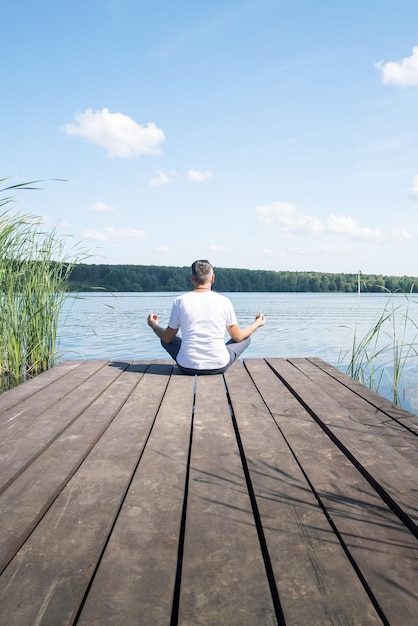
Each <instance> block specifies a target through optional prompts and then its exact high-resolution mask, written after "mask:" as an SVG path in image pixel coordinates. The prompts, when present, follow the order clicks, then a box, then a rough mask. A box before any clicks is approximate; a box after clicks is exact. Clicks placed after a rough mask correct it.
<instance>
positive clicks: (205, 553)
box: [174, 376, 277, 626]
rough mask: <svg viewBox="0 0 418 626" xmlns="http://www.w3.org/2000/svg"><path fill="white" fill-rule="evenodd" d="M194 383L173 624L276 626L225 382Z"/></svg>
mask: <svg viewBox="0 0 418 626" xmlns="http://www.w3.org/2000/svg"><path fill="white" fill-rule="evenodd" d="M196 380H197V389H196V405H195V415H194V423H193V441H192V448H191V459H190V476H189V489H188V496H187V514H186V525H185V539H184V553H183V566H182V572H181V588H180V598H179V613H178V623H179V624H181V626H196V625H197V624H205V626H211V625H213V626H219V625H220V624H228V626H235V625H237V626H238V625H239V626H254V625H255V624H257V625H258V624H263V625H266V626H267V625H269V624H276V623H277V619H276V614H275V608H274V605H273V600H272V596H271V592H270V589H269V584H268V581H267V577H266V570H265V566H264V562H263V558H262V553H261V549H260V544H259V540H258V534H257V529H256V525H255V521H254V516H253V511H252V507H251V501H250V498H249V495H248V492H247V486H246V481H245V476H244V472H243V467H242V463H241V458H240V453H239V450H238V445H237V441H236V437H235V433H234V429H233V425H232V421H231V416H230V411H229V405H228V402H227V397H226V394H225V389H224V382H223V377H222V376H201V377H197V379H196ZM174 623H176V622H174Z"/></svg>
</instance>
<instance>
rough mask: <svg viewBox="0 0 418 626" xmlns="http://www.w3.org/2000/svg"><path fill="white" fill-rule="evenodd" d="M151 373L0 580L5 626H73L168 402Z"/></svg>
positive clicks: (162, 375) (160, 375)
mask: <svg viewBox="0 0 418 626" xmlns="http://www.w3.org/2000/svg"><path fill="white" fill-rule="evenodd" d="M171 369H172V368H171V366H166V367H164V366H161V365H160V366H155V367H154V368H153V367H152V366H151V368H150V373H149V374H148V373H146V374H145V375H144V376H143V377H142V379H141V381H140V383H139V385H138V386H137V387H136V388H135V390H134V392H133V393H132V394H131V396H130V397H129V399H128V401H127V402H126V403H125V404H124V406H123V407H122V409H121V410H120V412H119V414H118V415H117V416H116V417H115V419H114V420H113V421H112V423H111V424H110V426H109V428H108V429H107V430H106V432H105V433H104V434H103V436H102V437H101V439H100V440H99V441H98V442H97V444H96V445H95V446H94V448H93V450H92V451H91V452H90V454H89V455H88V457H87V458H86V459H85V461H84V462H83V464H82V465H81V467H80V468H79V469H78V471H77V473H76V474H75V475H74V476H73V478H72V479H71V480H70V481H69V482H68V484H67V485H66V487H65V488H64V489H63V491H62V492H61V494H60V495H59V497H58V498H57V499H56V500H55V502H54V503H53V504H52V506H51V507H50V509H49V510H48V512H47V513H46V514H45V516H44V517H43V518H42V520H41V521H40V523H39V524H38V526H37V527H36V529H35V530H34V531H33V533H32V534H31V536H30V537H29V538H28V539H27V541H26V543H25V545H24V546H23V547H22V549H21V550H20V551H19V552H18V553H17V555H16V556H15V558H14V559H13V560H12V561H11V563H10V564H9V565H8V567H7V568H6V569H5V571H4V572H3V574H2V576H1V578H0V605H1V612H0V624H1V625H2V626H6V625H7V626H22V625H23V624H28V625H29V624H37V625H41V624H44V625H46V624H50V625H54V626H55V624H59V625H60V626H64V625H66V624H72V623H73V621H74V619H75V616H76V614H77V612H78V609H79V607H80V603H81V602H82V600H83V597H84V595H85V593H86V590H87V588H88V585H89V583H90V579H91V576H92V574H93V572H94V570H95V568H96V566H97V563H98V561H99V559H100V557H101V554H102V552H103V549H104V547H105V545H106V542H107V540H108V537H109V534H110V532H111V529H112V527H113V524H114V521H115V519H116V517H117V514H118V512H119V510H120V507H121V504H122V502H123V499H124V497H125V494H126V491H127V489H128V487H129V484H130V481H131V479H132V476H133V474H134V472H135V469H136V466H137V464H138V461H139V459H140V457H141V454H142V451H143V448H144V446H145V444H146V441H147V438H148V436H149V432H150V430H151V428H152V425H153V422H154V419H155V415H156V413H157V410H158V407H159V405H160V403H161V399H162V397H163V395H164V392H165V389H166V385H167V381H168V376H169V373H170V371H171Z"/></svg>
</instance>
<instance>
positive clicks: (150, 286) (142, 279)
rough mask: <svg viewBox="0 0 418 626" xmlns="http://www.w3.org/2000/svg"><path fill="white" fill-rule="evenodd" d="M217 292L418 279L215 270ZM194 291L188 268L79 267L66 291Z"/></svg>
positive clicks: (337, 288)
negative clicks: (191, 287)
mask: <svg viewBox="0 0 418 626" xmlns="http://www.w3.org/2000/svg"><path fill="white" fill-rule="evenodd" d="M215 276H216V281H215V289H216V291H225V292H290V293H293V292H309V293H316V292H318V293H353V292H370V293H387V294H390V293H395V292H399V293H417V292H418V277H414V276H387V275H383V274H362V273H361V272H358V273H353V274H345V273H328V272H307V271H303V272H298V271H295V272H290V271H284V270H281V271H274V270H247V269H237V268H223V267H219V268H217V267H215ZM188 289H190V267H188V266H187V267H175V266H165V265H106V264H100V265H96V264H88V263H78V264H75V265H74V267H73V269H72V271H71V273H70V276H69V280H68V281H67V290H68V291H98V292H100V291H111V292H157V291H186V290H188Z"/></svg>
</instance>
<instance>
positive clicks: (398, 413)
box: [292, 357, 418, 435]
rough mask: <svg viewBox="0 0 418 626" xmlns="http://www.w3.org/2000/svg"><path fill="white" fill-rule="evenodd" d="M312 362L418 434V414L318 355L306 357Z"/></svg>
mask: <svg viewBox="0 0 418 626" xmlns="http://www.w3.org/2000/svg"><path fill="white" fill-rule="evenodd" d="M292 360H293V359H292ZM306 360H308V361H310V362H311V363H314V364H315V365H316V366H317V367H319V368H321V369H322V370H323V371H324V372H327V374H329V376H332V377H333V378H335V379H336V380H338V381H339V382H340V383H341V384H343V385H345V386H346V387H348V389H350V390H351V391H352V392H353V393H354V394H356V395H358V396H359V397H361V398H364V400H366V401H367V402H368V403H369V404H371V405H372V406H375V407H376V408H378V409H379V410H380V411H383V412H384V413H386V415H388V416H389V417H390V418H391V419H393V420H397V421H398V422H399V423H400V424H402V425H403V426H404V428H408V429H409V430H411V431H412V432H414V433H415V434H416V435H418V416H417V415H413V414H412V413H410V412H409V411H406V410H405V409H403V408H402V407H400V406H398V405H396V404H394V403H393V402H390V400H388V399H387V398H384V397H383V396H382V395H381V394H380V393H377V392H376V391H373V390H372V389H369V388H368V387H366V386H365V385H362V384H361V383H359V382H358V381H356V380H353V379H352V378H350V376H348V375H347V374H345V373H344V372H341V371H340V370H338V369H337V368H335V367H333V366H332V365H330V364H329V363H326V362H325V361H323V360H322V359H320V358H318V357H312V358H309V359H306Z"/></svg>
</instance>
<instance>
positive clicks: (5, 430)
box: [0, 360, 109, 472]
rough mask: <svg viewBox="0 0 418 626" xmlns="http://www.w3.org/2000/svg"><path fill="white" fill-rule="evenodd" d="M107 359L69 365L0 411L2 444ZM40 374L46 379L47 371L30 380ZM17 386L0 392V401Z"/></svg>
mask: <svg viewBox="0 0 418 626" xmlns="http://www.w3.org/2000/svg"><path fill="white" fill-rule="evenodd" d="M108 363H109V361H107V360H97V361H84V362H82V363H81V364H80V365H79V367H77V368H72V369H71V370H70V371H69V372H68V373H67V374H66V376H64V377H58V378H54V380H53V382H52V383H51V384H49V385H48V386H47V387H46V388H45V386H44V385H42V386H41V391H42V393H37V394H34V395H27V396H26V397H25V399H23V400H22V402H21V403H20V404H19V405H18V406H16V407H15V406H12V407H10V408H9V409H8V410H5V411H4V412H2V414H1V416H0V441H1V442H2V444H4V443H6V442H7V441H11V440H12V439H13V438H14V437H16V438H18V437H20V435H21V433H22V432H25V431H26V430H27V428H29V427H30V426H31V425H33V423H34V422H36V421H37V420H38V419H39V416H40V415H42V413H44V412H45V411H47V410H48V409H51V408H52V407H53V405H54V404H55V403H56V402H59V401H61V400H62V398H63V397H64V396H66V395H68V394H69V393H71V392H72V391H73V390H74V389H76V388H77V387H78V386H79V385H81V384H83V383H84V382H85V381H86V380H87V379H88V378H89V377H90V376H92V375H93V374H95V373H96V372H97V371H98V370H100V369H101V368H103V367H104V366H105V365H107V364H108ZM44 376H45V378H47V380H48V379H49V378H50V373H49V372H45V373H44V374H41V375H40V376H37V377H36V379H33V382H35V380H36V382H37V379H41V380H42V378H43V377H44ZM29 383H32V381H28V386H27V388H26V389H28V388H29ZM39 386H40V385H39ZM31 387H32V388H33V387H35V385H31ZM18 389H19V388H18V387H17V388H16V390H15V389H11V390H10V391H6V392H5V393H4V394H2V395H1V396H0V404H1V403H4V404H6V403H7V399H8V397H9V395H10V396H12V397H13V398H14V396H15V395H16V394H15V391H17V390H18ZM45 392H46V393H45ZM0 472H1V470H0Z"/></svg>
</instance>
